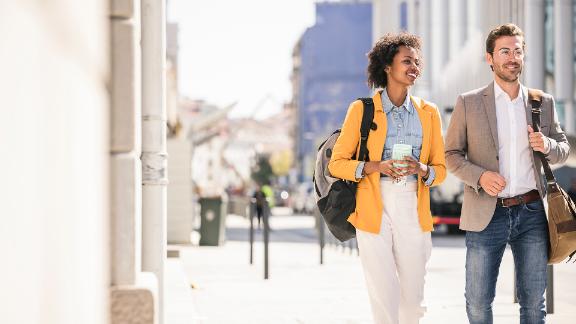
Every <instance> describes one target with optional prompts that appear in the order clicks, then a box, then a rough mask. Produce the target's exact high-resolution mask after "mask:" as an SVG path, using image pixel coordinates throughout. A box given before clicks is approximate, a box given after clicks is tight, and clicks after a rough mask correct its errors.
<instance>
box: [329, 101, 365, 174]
mask: <svg viewBox="0 0 576 324" xmlns="http://www.w3.org/2000/svg"><path fill="white" fill-rule="evenodd" d="M362 109H363V104H362V101H359V100H357V101H354V102H353V103H352V104H350V107H349V108H348V112H347V113H346V118H344V123H343V124H342V129H341V132H340V136H339V137H338V139H337V140H336V144H334V148H333V150H332V157H331V158H330V162H329V163H328V170H329V171H330V174H331V175H332V176H333V177H336V178H340V179H345V180H350V181H354V182H358V181H359V180H360V179H356V168H357V167H358V164H359V163H360V162H359V161H358V160H352V156H353V155H354V153H356V150H357V149H358V143H359V140H360V123H361V120H362Z"/></svg>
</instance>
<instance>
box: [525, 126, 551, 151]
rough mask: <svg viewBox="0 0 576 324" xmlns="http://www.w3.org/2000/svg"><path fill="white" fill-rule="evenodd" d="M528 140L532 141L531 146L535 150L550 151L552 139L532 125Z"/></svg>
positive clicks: (529, 127)
mask: <svg viewBox="0 0 576 324" xmlns="http://www.w3.org/2000/svg"><path fill="white" fill-rule="evenodd" d="M528 140H529V141H530V147H531V148H532V149H533V150H534V151H538V152H542V153H544V154H547V153H548V152H549V151H550V141H549V140H548V139H547V138H546V136H544V134H542V133H541V132H535V131H534V129H533V128H532V126H530V125H528Z"/></svg>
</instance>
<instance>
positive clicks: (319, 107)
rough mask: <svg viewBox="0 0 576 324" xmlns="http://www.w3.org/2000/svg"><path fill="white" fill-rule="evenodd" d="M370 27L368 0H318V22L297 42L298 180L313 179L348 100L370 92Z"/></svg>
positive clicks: (349, 101)
mask: <svg viewBox="0 0 576 324" xmlns="http://www.w3.org/2000/svg"><path fill="white" fill-rule="evenodd" d="M371 26H372V5H371V4H370V3H369V2H362V1H341V2H320V3H317V4H316V24H315V25H314V26H312V27H310V28H308V29H307V30H306V31H305V32H304V34H303V35H302V37H301V39H300V40H299V42H298V44H297V45H296V47H295V50H294V55H293V58H294V66H295V68H294V71H293V76H292V82H293V87H295V88H296V89H295V90H294V95H295V96H297V98H295V99H296V101H297V102H296V111H297V113H296V115H297V117H296V119H297V123H296V125H298V129H297V131H296V132H295V133H296V134H297V135H296V136H297V138H296V142H297V143H296V160H297V164H298V173H299V180H300V181H307V180H310V179H311V177H312V171H313V165H314V161H315V159H316V150H317V148H318V145H319V144H320V143H321V141H322V139H323V138H324V137H326V136H327V135H329V134H330V133H331V132H333V131H334V130H335V129H337V128H339V127H340V126H341V125H342V122H343V120H344V116H345V115H346V110H347V108H348V106H349V104H350V103H351V102H352V101H354V100H355V99H356V98H358V97H363V96H367V95H369V94H370V90H369V88H368V87H367V85H366V73H365V70H366V66H367V65H366V62H367V60H366V53H368V51H369V50H370V48H371V41H372V27H371Z"/></svg>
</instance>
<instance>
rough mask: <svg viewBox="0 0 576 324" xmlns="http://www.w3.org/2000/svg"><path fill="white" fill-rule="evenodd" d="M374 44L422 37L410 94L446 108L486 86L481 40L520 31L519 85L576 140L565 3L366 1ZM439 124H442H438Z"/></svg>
mask: <svg viewBox="0 0 576 324" xmlns="http://www.w3.org/2000/svg"><path fill="white" fill-rule="evenodd" d="M373 5H374V24H373V28H374V29H373V30H374V41H375V40H376V39H378V38H379V37H381V36H382V35H384V34H385V33H386V32H398V31H401V30H406V31H409V32H412V33H415V34H417V35H419V36H421V37H422V39H423V43H424V44H423V51H422V54H423V58H424V66H425V67H424V71H423V75H422V79H421V80H420V81H419V82H418V83H417V85H416V86H415V88H414V93H415V94H416V95H420V96H422V97H424V98H429V99H430V100H432V101H433V102H435V103H437V104H438V106H439V107H440V108H441V110H442V111H443V112H444V110H445V109H448V110H450V108H451V107H453V106H454V104H455V102H456V97H457V96H458V94H460V93H463V92H466V91H468V90H471V89H475V88H479V87H481V86H483V85H486V84H488V83H489V82H490V81H491V80H492V72H491V71H490V68H489V66H488V64H487V63H486V61H485V57H484V56H485V39H486V36H487V34H488V32H489V31H490V30H491V29H492V28H494V27H496V26H497V25H500V24H504V23H508V22H511V23H514V24H516V25H518V26H520V28H522V29H523V30H524V33H525V37H526V56H525V67H524V72H523V74H522V76H521V82H522V83H523V84H525V85H526V86H528V87H532V88H539V89H543V90H544V91H546V92H549V93H551V94H553V95H554V98H555V100H556V104H557V109H558V112H559V115H560V122H561V124H562V125H563V127H564V129H565V130H566V131H567V133H568V134H572V135H574V134H576V129H575V123H576V116H575V115H574V112H573V110H574V104H573V103H574V66H575V64H576V61H575V60H574V57H575V56H574V28H575V26H576V25H575V24H574V20H575V19H576V14H575V8H574V4H573V1H571V0H556V1H552V0H510V1H498V0H486V1H480V0H436V1H432V0H374V1H373ZM445 121H446V120H445Z"/></svg>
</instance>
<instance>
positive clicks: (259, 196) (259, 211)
mask: <svg viewBox="0 0 576 324" xmlns="http://www.w3.org/2000/svg"><path fill="white" fill-rule="evenodd" d="M252 198H254V200H255V203H256V217H257V218H258V229H260V223H261V221H262V216H263V215H264V208H265V206H264V204H267V203H268V202H267V201H266V195H264V192H262V188H261V187H260V186H258V187H257V188H256V190H254V195H253V196H252Z"/></svg>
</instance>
